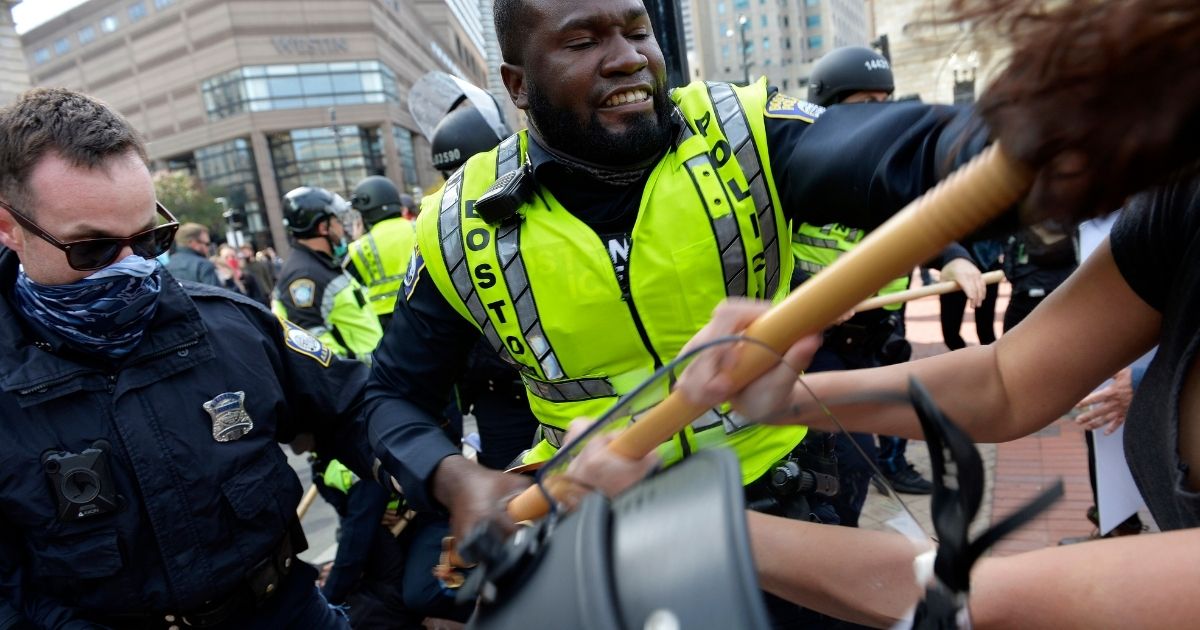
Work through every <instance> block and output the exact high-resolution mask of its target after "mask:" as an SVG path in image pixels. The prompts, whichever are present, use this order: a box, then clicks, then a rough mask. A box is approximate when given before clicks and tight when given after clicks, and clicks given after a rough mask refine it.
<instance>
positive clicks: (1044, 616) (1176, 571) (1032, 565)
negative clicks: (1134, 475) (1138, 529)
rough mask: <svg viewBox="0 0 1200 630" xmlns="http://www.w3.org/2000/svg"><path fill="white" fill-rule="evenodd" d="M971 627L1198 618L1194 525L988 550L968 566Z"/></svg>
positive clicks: (1172, 622) (1198, 540) (1134, 624)
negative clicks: (995, 554)
mask: <svg viewBox="0 0 1200 630" xmlns="http://www.w3.org/2000/svg"><path fill="white" fill-rule="evenodd" d="M971 577H972V582H973V588H972V594H971V602H970V608H971V616H972V620H973V622H974V626H975V628H977V629H978V630H987V629H989V628H1031V629H1032V628H1048V629H1051V630H1059V629H1061V628H1186V627H1192V626H1193V624H1195V623H1196V619H1200V599H1197V598H1196V597H1193V596H1192V594H1193V592H1194V590H1195V588H1194V586H1195V584H1197V583H1200V530H1196V529H1188V530H1181V531H1176V532H1168V533H1163V534H1154V535H1153V536H1126V537H1121V538H1112V539H1105V540H1099V541H1095V542H1089V543H1086V544H1083V545H1069V546H1065V547H1050V548H1047V549H1042V550H1039V551H1031V552H1029V553H1023V554H1020V555H1016V556H1010V557H1007V558H988V559H985V560H983V561H981V562H980V563H979V565H977V566H976V568H975V570H974V571H973V572H972V574H971Z"/></svg>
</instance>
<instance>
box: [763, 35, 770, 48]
mask: <svg viewBox="0 0 1200 630" xmlns="http://www.w3.org/2000/svg"><path fill="white" fill-rule="evenodd" d="M762 48H763V50H771V38H770V37H764V38H763V43H762Z"/></svg>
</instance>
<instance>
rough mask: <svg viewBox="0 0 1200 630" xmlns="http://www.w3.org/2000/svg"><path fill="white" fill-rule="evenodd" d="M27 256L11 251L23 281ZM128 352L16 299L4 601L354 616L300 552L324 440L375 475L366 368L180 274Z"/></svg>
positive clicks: (193, 613) (38, 611) (1, 482)
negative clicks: (368, 436)
mask: <svg viewBox="0 0 1200 630" xmlns="http://www.w3.org/2000/svg"><path fill="white" fill-rule="evenodd" d="M17 264H18V260H17V257H16V255H15V254H13V253H12V252H10V251H4V252H3V253H2V254H0V286H4V287H12V286H13V284H14V278H15V276H16V273H17ZM161 273H162V274H163V275H162V280H163V282H162V290H161V293H160V294H159V298H158V299H159V302H158V308H157V312H156V314H155V316H154V319H153V321H152V322H151V324H150V326H149V328H148V331H147V334H146V335H145V337H144V338H143V339H142V340H141V342H140V343H139V344H138V345H137V346H136V347H135V348H134V350H133V351H132V352H131V353H130V354H129V355H128V356H126V357H124V358H122V359H121V360H119V361H118V362H112V361H108V360H103V359H99V358H96V357H95V356H93V355H90V354H85V353H81V352H79V351H77V350H74V349H72V347H71V346H69V345H68V344H66V343H65V342H63V341H62V340H61V339H60V338H59V337H58V336H56V335H55V334H54V333H52V332H50V331H48V330H44V329H43V328H42V326H40V325H38V324H36V323H32V322H30V321H29V320H27V319H25V318H24V317H23V316H22V315H20V314H19V313H18V311H17V310H16V309H14V308H13V306H12V302H11V301H12V295H11V293H6V294H4V295H3V299H0V374H2V375H3V377H2V386H3V391H2V392H0V462H3V465H2V466H0V599H5V600H8V601H9V602H11V603H13V604H14V605H15V606H16V607H17V608H18V609H19V611H20V612H21V613H22V614H23V615H24V616H25V617H27V618H28V619H29V620H30V621H32V622H33V623H34V624H35V625H38V626H48V627H95V626H96V625H101V626H105V625H107V626H113V627H121V628H125V627H131V628H170V627H179V626H184V625H192V626H204V627H238V628H256V627H264V628H265V627H284V626H288V625H289V624H292V623H301V624H302V625H304V627H343V626H342V624H343V623H344V621H343V620H342V619H341V618H340V617H337V616H335V615H334V614H333V612H332V611H331V609H330V608H329V606H328V605H327V604H326V602H325V601H324V599H323V598H321V597H320V594H319V593H318V592H317V591H316V589H315V586H314V579H315V576H316V572H315V570H313V569H312V568H311V567H309V566H308V565H306V564H304V563H301V562H299V561H298V560H297V559H296V558H295V555H296V554H297V553H299V552H300V551H302V550H303V549H304V548H305V546H306V543H305V541H304V536H303V532H302V531H301V530H300V528H299V523H298V521H297V518H296V506H297V504H298V503H299V500H300V495H301V486H300V482H299V480H298V479H297V477H296V474H295V473H294V472H293V471H292V469H291V467H290V466H289V465H288V462H287V458H286V457H285V455H284V453H283V452H282V450H281V448H280V446H279V443H280V442H289V441H291V440H292V439H294V438H295V437H296V436H297V435H299V434H301V433H311V434H313V435H314V436H315V437H316V440H317V443H318V444H320V445H321V448H322V449H323V451H325V452H330V453H334V454H336V455H337V456H338V457H339V459H341V460H342V461H344V462H346V463H347V465H348V466H351V467H353V468H354V469H356V470H359V471H365V472H367V473H368V474H369V472H370V463H369V461H368V460H369V458H370V455H369V450H368V449H367V448H366V442H365V432H364V430H363V425H362V423H361V421H359V420H358V418H359V415H360V411H361V393H362V388H363V386H364V383H365V380H366V376H367V369H366V367H365V366H363V365H362V364H361V363H359V362H357V361H340V360H338V359H337V358H335V357H334V356H332V354H331V353H330V351H329V350H328V348H326V347H324V346H323V345H321V344H320V343H319V342H317V341H316V339H315V338H314V337H312V336H311V335H310V334H308V333H307V332H305V331H303V330H302V329H300V328H299V327H296V326H294V325H292V324H290V323H287V322H285V321H283V320H280V319H278V318H277V317H276V316H275V315H273V314H272V313H271V312H270V311H268V310H267V309H266V308H264V307H262V306H261V305H259V304H257V303H255V302H253V301H251V300H249V299H247V298H245V297H242V296H238V295H235V294H233V293H230V292H227V291H224V290H221V289H218V288H215V287H210V286H206V285H200V284H194V283H190V282H187V283H179V282H177V281H175V280H174V279H173V278H172V277H171V276H170V275H169V274H168V273H166V272H165V271H163V272H161Z"/></svg>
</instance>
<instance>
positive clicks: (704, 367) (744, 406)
mask: <svg viewBox="0 0 1200 630" xmlns="http://www.w3.org/2000/svg"><path fill="white" fill-rule="evenodd" d="M770 309H771V305H770V304H768V303H766V302H755V301H751V300H744V299H731V300H726V301H725V302H722V303H721V304H720V305H719V306H717V308H716V310H715V311H713V318H712V321H710V322H709V323H708V325H706V326H705V327H704V328H702V329H700V332H698V333H696V335H695V336H694V337H692V339H691V340H690V341H688V343H687V345H685V346H684V348H683V352H688V351H689V350H691V349H692V348H695V347H698V346H701V345H703V344H706V343H708V342H710V341H713V340H715V339H719V338H721V337H727V336H730V335H734V334H737V333H740V332H742V331H743V330H745V329H746V327H747V326H749V325H750V324H751V323H753V322H754V320H756V319H758V318H759V317H760V316H761V315H762V314H763V313H766V312H767V311H768V310H770ZM820 346H821V335H820V334H814V335H809V336H807V337H805V338H803V339H801V340H800V341H798V342H796V343H795V344H794V345H792V347H790V348H789V349H788V350H787V352H785V353H784V355H783V360H782V361H781V362H780V364H779V365H777V366H775V367H773V368H771V369H770V370H768V371H767V372H766V373H764V374H762V375H761V376H759V377H758V378H757V379H755V380H754V381H752V382H751V383H749V384H748V385H745V386H743V387H741V388H738V386H737V384H736V380H735V379H734V378H733V377H732V375H730V374H729V373H728V370H729V369H730V368H731V367H732V366H733V365H735V364H736V363H737V360H738V357H739V354H740V353H741V352H745V351H747V350H758V351H764V350H763V349H762V348H751V347H750V345H749V344H725V345H720V346H717V347H713V348H709V349H707V350H705V351H703V352H701V353H700V354H699V355H698V356H697V357H696V358H695V360H693V361H692V363H691V364H690V365H688V367H687V369H686V370H684V372H683V374H681V375H680V377H679V380H678V381H677V382H676V385H675V388H676V389H677V390H679V391H680V392H681V393H682V394H683V396H684V397H685V398H687V399H688V400H689V401H691V402H692V403H693V404H696V405H702V406H705V407H713V406H716V405H718V404H721V403H723V402H725V401H729V402H732V403H733V406H734V408H735V409H737V410H738V411H739V412H740V413H742V414H743V415H745V416H746V417H748V418H752V419H753V418H762V417H766V416H768V415H771V414H773V413H776V412H778V411H782V410H783V409H786V408H787V407H789V406H790V405H791V401H792V386H793V385H795V383H796V376H797V375H798V374H799V373H800V372H801V371H803V370H804V368H807V367H808V364H809V363H810V362H812V357H813V354H814V353H815V352H816V351H817V348H819V347H820Z"/></svg>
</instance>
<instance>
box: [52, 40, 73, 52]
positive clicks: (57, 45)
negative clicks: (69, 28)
mask: <svg viewBox="0 0 1200 630" xmlns="http://www.w3.org/2000/svg"><path fill="white" fill-rule="evenodd" d="M69 50H71V40H69V39H67V38H66V37H60V38H58V39H56V40H54V54H56V55H65V54H67V51H69Z"/></svg>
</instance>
